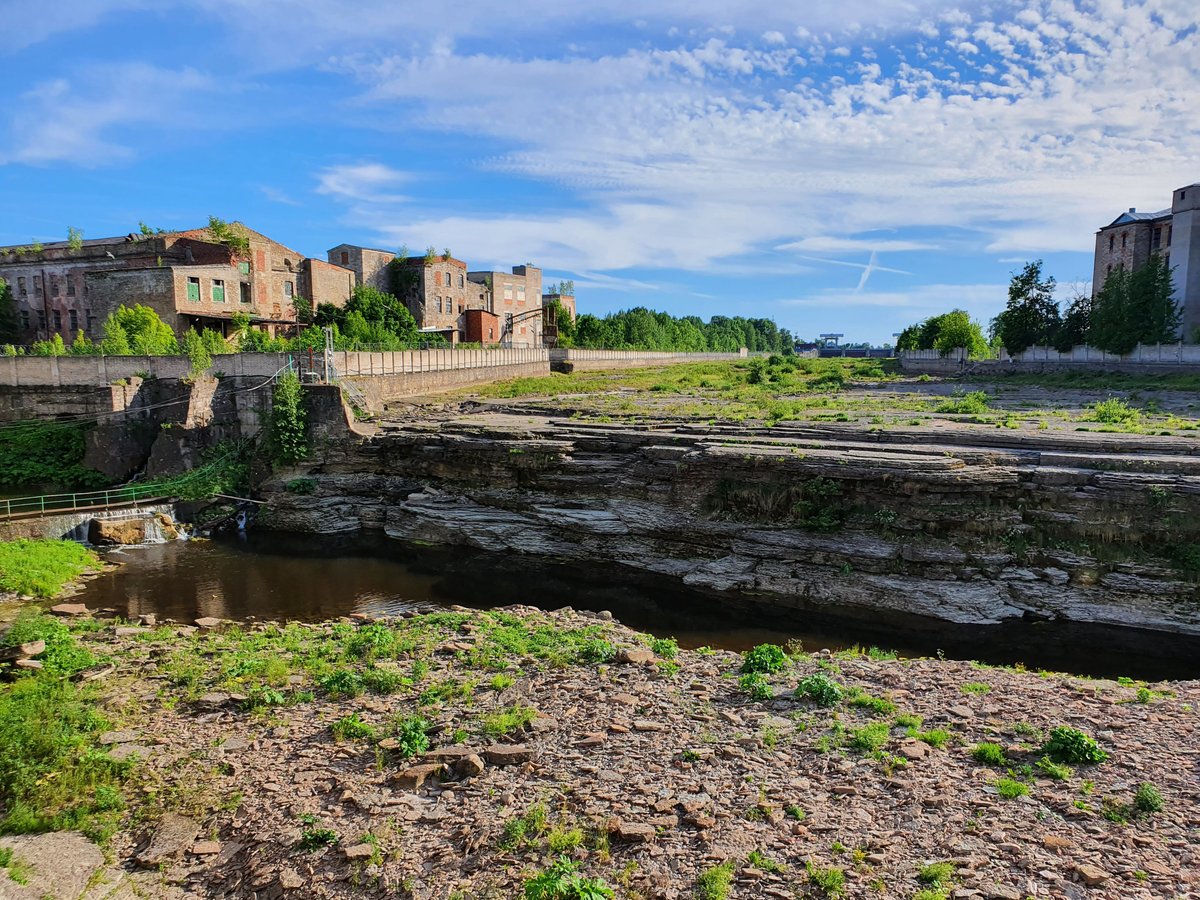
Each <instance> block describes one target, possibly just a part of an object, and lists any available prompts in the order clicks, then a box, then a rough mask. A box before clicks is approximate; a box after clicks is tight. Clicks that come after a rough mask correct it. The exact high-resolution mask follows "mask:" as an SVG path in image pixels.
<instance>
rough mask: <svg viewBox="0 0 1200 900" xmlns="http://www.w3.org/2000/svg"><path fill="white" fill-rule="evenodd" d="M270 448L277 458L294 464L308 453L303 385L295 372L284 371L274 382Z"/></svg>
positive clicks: (306, 416) (306, 411) (278, 460)
mask: <svg viewBox="0 0 1200 900" xmlns="http://www.w3.org/2000/svg"><path fill="white" fill-rule="evenodd" d="M271 451H272V455H273V456H274V458H275V460H276V461H277V462H281V463H283V464H284V465H294V464H295V463H297V462H299V461H300V460H302V459H303V458H304V457H305V456H307V455H308V410H307V409H306V408H305V405H304V388H303V387H302V386H301V384H300V378H299V376H297V375H296V373H295V372H292V371H288V372H284V373H283V375H281V376H280V378H279V380H278V381H277V382H276V384H275V397H274V405H273V407H272V409H271Z"/></svg>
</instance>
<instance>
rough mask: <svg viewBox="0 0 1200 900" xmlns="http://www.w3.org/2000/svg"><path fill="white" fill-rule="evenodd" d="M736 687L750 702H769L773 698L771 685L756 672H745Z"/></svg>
mask: <svg viewBox="0 0 1200 900" xmlns="http://www.w3.org/2000/svg"><path fill="white" fill-rule="evenodd" d="M738 687H739V688H741V690H742V693H744V694H745V695H746V696H748V697H749V698H750V699H751V700H759V701H762V700H770V699H771V698H772V697H774V696H775V692H774V691H773V690H772V689H771V683H770V682H769V681H767V679H766V678H764V677H763V676H762V675H759V674H758V673H757V672H747V673H746V674H745V675H743V676H741V677H740V678H739V679H738Z"/></svg>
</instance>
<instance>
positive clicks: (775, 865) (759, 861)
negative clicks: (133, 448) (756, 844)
mask: <svg viewBox="0 0 1200 900" xmlns="http://www.w3.org/2000/svg"><path fill="white" fill-rule="evenodd" d="M746 863H747V865H751V866H754V868H756V869H759V870H761V871H763V872H767V873H770V874H772V875H776V874H778V873H780V872H783V871H785V868H786V867H785V866H784V865H783V863H780V862H777V861H776V860H773V859H771V857H769V856H766V855H765V854H763V853H760V852H759V851H757V850H751V851H750V853H749V854H748V855H747V856H746Z"/></svg>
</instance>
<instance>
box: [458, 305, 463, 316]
mask: <svg viewBox="0 0 1200 900" xmlns="http://www.w3.org/2000/svg"><path fill="white" fill-rule="evenodd" d="M462 311H463V305H462V304H461V303H460V304H458V312H459V315H462Z"/></svg>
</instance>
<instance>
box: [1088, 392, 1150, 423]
mask: <svg viewBox="0 0 1200 900" xmlns="http://www.w3.org/2000/svg"><path fill="white" fill-rule="evenodd" d="M1141 417H1142V414H1141V412H1140V411H1138V410H1136V409H1132V408H1130V407H1129V406H1128V405H1127V404H1126V403H1125V401H1124V400H1119V399H1117V398H1116V397H1109V398H1108V399H1107V400H1101V401H1100V402H1099V403H1097V404H1096V405H1095V406H1093V407H1092V414H1091V416H1090V417H1089V418H1090V419H1091V421H1093V422H1103V423H1104V424H1106V425H1136V424H1137V423H1138V421H1139V420H1140V419H1141Z"/></svg>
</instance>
